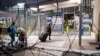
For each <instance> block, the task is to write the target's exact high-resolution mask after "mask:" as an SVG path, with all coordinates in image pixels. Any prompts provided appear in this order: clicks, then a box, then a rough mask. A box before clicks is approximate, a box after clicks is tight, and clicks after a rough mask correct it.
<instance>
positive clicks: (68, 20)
mask: <svg viewBox="0 0 100 56" xmlns="http://www.w3.org/2000/svg"><path fill="white" fill-rule="evenodd" d="M73 17H74V14H64V21H65V22H64V29H65V31H67V32H70V31H71V30H73V29H74V18H73Z"/></svg>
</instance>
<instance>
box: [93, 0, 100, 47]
mask: <svg viewBox="0 0 100 56" xmlns="http://www.w3.org/2000/svg"><path fill="white" fill-rule="evenodd" d="M93 31H94V32H95V36H96V38H95V39H96V41H97V42H100V37H99V33H98V32H99V31H100V0H94V11H93ZM99 48H100V44H99Z"/></svg>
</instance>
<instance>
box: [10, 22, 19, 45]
mask: <svg viewBox="0 0 100 56" xmlns="http://www.w3.org/2000/svg"><path fill="white" fill-rule="evenodd" d="M9 29H10V32H8V33H9V36H10V38H11V41H10V43H8V45H10V44H11V46H13V42H14V41H15V34H16V33H17V29H16V27H15V22H12V24H11V26H9Z"/></svg>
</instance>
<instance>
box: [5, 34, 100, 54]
mask: <svg viewBox="0 0 100 56" xmlns="http://www.w3.org/2000/svg"><path fill="white" fill-rule="evenodd" d="M69 38H70V40H71V42H72V41H73V39H74V38H75V41H74V42H73V44H72V49H71V51H77V52H83V53H88V54H91V53H98V52H100V50H96V49H95V47H96V46H97V45H90V44H89V42H93V41H94V42H95V40H94V38H95V36H94V33H92V34H91V36H82V39H83V40H82V46H81V47H80V46H79V45H78V44H79V42H78V35H76V37H75V35H70V36H69ZM69 38H68V36H66V34H64V35H61V36H51V39H52V40H48V39H47V41H46V42H40V41H39V40H38V36H37V35H34V34H32V35H30V36H29V37H28V39H27V41H28V46H31V45H33V44H34V43H36V42H37V40H38V42H39V43H38V44H37V45H36V47H39V48H46V49H52V50H61V51H64V50H68V48H69V45H70V42H69ZM17 39H18V37H16V41H17ZM9 40H10V38H9V36H6V37H5V38H3V41H4V42H6V44H5V45H7V43H8V42H9ZM44 51H46V52H49V53H52V54H55V55H57V56H61V55H62V53H63V52H60V51H48V50H44ZM33 52H35V55H37V54H38V52H37V51H33ZM30 53H31V52H30V51H29V50H28V51H25V52H22V53H17V54H14V56H18V55H19V54H20V56H22V55H24V56H32V54H30ZM28 54H29V55H28ZM42 54H43V55H42ZM45 55H46V56H49V55H48V54H45ZM45 55H44V53H41V56H45Z"/></svg>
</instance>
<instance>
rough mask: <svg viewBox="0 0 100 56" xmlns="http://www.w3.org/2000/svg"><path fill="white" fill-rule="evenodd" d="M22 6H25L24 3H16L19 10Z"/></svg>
mask: <svg viewBox="0 0 100 56" xmlns="http://www.w3.org/2000/svg"><path fill="white" fill-rule="evenodd" d="M24 4H25V3H17V6H18V7H19V8H24Z"/></svg>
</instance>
